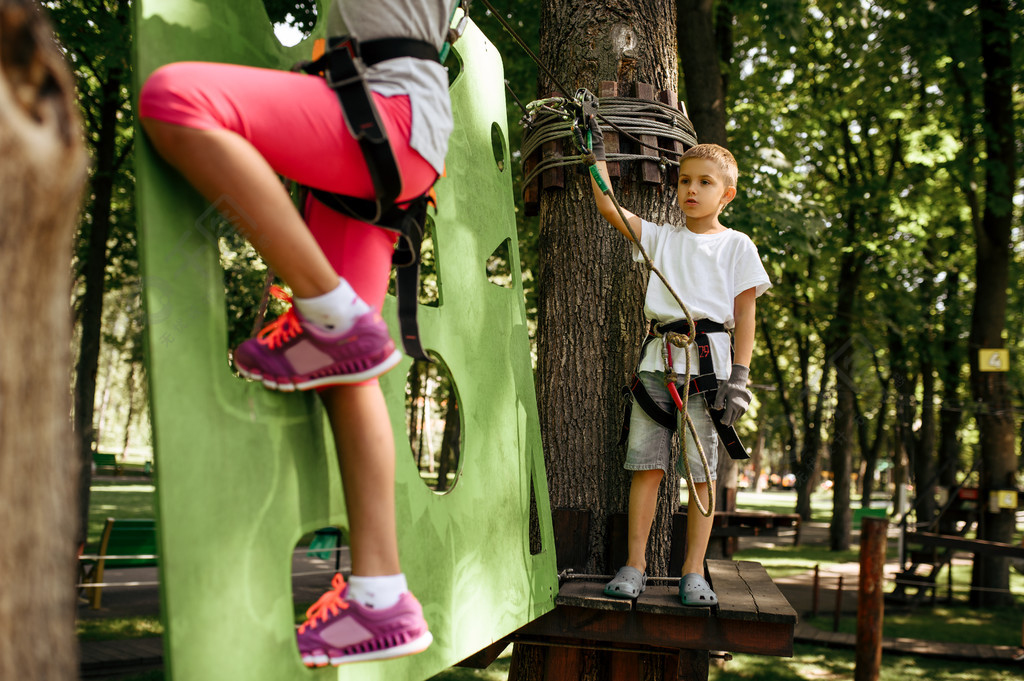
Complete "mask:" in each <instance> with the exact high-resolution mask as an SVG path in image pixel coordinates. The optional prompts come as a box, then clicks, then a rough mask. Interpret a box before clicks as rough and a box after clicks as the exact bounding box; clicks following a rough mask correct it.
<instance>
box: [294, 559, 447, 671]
mask: <svg viewBox="0 0 1024 681" xmlns="http://www.w3.org/2000/svg"><path fill="white" fill-rule="evenodd" d="M331 586H332V587H333V589H332V590H331V591H328V592H327V593H325V594H324V595H323V596H321V597H320V600H318V601H317V602H316V603H314V604H313V606H312V607H311V608H310V609H309V610H307V611H306V618H307V619H306V621H305V622H304V623H303V624H302V625H300V626H299V633H298V644H299V655H301V656H302V663H303V664H304V665H306V666H307V667H326V666H327V665H328V664H330V665H333V666H335V667H337V666H339V665H343V664H348V663H349V662H365V661H367V660H387V659H391V658H393V657H403V656H405V655H414V654H416V653H422V652H423V651H424V650H426V649H427V648H428V647H429V646H430V643H431V642H432V641H433V640H434V637H433V636H431V635H430V631H428V630H427V623H426V621H425V620H424V619H423V609H422V608H421V607H420V604H419V601H417V600H416V597H415V596H413V595H412V594H411V593H409V592H406V593H404V594H402V597H401V598H400V599H399V600H398V603H396V604H395V605H393V606H391V607H390V608H386V609H384V610H374V609H372V608H367V607H365V606H362V605H360V604H359V603H356V602H355V601H349V600H345V595H346V593H347V591H348V585H347V584H345V580H344V578H342V576H341V573H340V572H339V573H337V574H336V575H334V579H333V580H332V581H331Z"/></svg>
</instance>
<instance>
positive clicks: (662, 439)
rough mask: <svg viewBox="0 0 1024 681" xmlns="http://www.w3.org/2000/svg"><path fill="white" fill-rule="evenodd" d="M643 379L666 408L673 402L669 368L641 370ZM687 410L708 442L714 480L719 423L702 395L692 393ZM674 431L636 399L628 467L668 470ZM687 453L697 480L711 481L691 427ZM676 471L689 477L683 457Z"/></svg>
mask: <svg viewBox="0 0 1024 681" xmlns="http://www.w3.org/2000/svg"><path fill="white" fill-rule="evenodd" d="M639 376H640V381H641V382H642V383H643V384H644V387H645V388H647V392H648V393H649V394H650V396H651V399H652V400H654V402H655V404H657V405H658V406H660V407H661V408H663V409H668V408H669V406H670V405H671V404H672V396H671V394H669V392H668V386H666V385H665V372H663V371H641V372H640V374H639ZM676 389H677V390H679V391H680V395H681V394H682V384H681V383H680V384H677V386H676ZM686 407H687V412H688V413H689V414H690V419H691V420H692V421H693V425H694V428H695V430H696V431H697V437H699V438H700V441H701V443H702V444H703V445H704V456H705V457H707V460H708V468H709V469H710V470H711V480H716V479H717V477H718V473H717V469H718V433H717V432H715V424H714V423H712V421H711V415H710V414H708V409H707V405H706V404H705V403H704V397H703V396H701V395H690V396H689V398H688V399H687V403H686ZM673 434H674V432H673V431H671V430H668V429H667V428H662V427H661V426H659V425H658V424H657V423H656V422H655V421H654V420H653V419H652V418H651V417H650V416H648V415H647V413H646V412H644V410H643V409H641V408H640V406H639V405H638V404H636V402H635V401H634V402H633V408H632V409H631V410H630V416H629V441H628V443H627V445H626V463H625V464H624V466H625V468H626V470H630V471H649V470H654V469H657V468H660V469H661V470H663V471H665V473H668V465H669V461H671V458H672V440H673V438H672V435H673ZM686 438H687V443H686V453H687V459H688V460H689V462H690V473H691V475H692V476H693V482H707V481H708V478H707V475H705V472H704V464H703V463H701V460H700V454H699V453H698V451H697V445H696V444H695V443H694V441H693V435H691V434H690V431H689V428H687V429H686ZM676 473H678V475H679V476H680V477H685V475H686V470H685V468H684V466H683V457H682V454H681V453H680V456H678V457H677V460H676Z"/></svg>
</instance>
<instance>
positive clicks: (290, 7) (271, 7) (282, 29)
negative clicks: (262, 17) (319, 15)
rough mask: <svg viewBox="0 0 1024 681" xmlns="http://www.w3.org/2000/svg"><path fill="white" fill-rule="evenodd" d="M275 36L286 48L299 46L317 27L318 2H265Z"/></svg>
mask: <svg viewBox="0 0 1024 681" xmlns="http://www.w3.org/2000/svg"><path fill="white" fill-rule="evenodd" d="M263 6H264V7H265V8H266V10H267V16H268V17H270V23H271V24H273V25H274V35H275V36H277V40H278V41H279V42H280V43H281V44H282V45H284V46H285V47H292V46H293V45H298V44H299V43H301V42H302V41H303V40H305V39H306V38H308V37H309V36H310V34H311V33H312V32H313V27H314V26H316V0H263Z"/></svg>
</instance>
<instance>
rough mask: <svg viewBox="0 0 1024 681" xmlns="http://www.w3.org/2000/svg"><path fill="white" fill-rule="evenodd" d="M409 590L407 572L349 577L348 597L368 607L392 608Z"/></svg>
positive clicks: (378, 608) (377, 608) (376, 608)
mask: <svg viewBox="0 0 1024 681" xmlns="http://www.w3.org/2000/svg"><path fill="white" fill-rule="evenodd" d="M408 590H409V585H408V584H407V583H406V581H405V574H404V573H402V572H399V573H398V574H397V575H384V576H382V577H357V576H355V575H352V576H351V577H349V578H348V594H347V595H348V598H349V599H351V600H353V601H355V602H356V603H359V604H360V605H364V606H366V607H367V608H373V609H375V610H383V609H385V608H390V607H391V606H393V605H394V604H395V603H397V602H398V599H399V598H401V596H402V594H404V593H405V592H406V591H408Z"/></svg>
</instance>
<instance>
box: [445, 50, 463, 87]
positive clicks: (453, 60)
mask: <svg viewBox="0 0 1024 681" xmlns="http://www.w3.org/2000/svg"><path fill="white" fill-rule="evenodd" d="M444 68H445V70H447V71H448V87H449V88H451V86H453V85H455V81H457V80H458V79H459V76H460V75H462V59H460V58H459V55H458V54H456V53H455V50H454V49H451V50H448V56H447V57H445V60H444Z"/></svg>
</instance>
